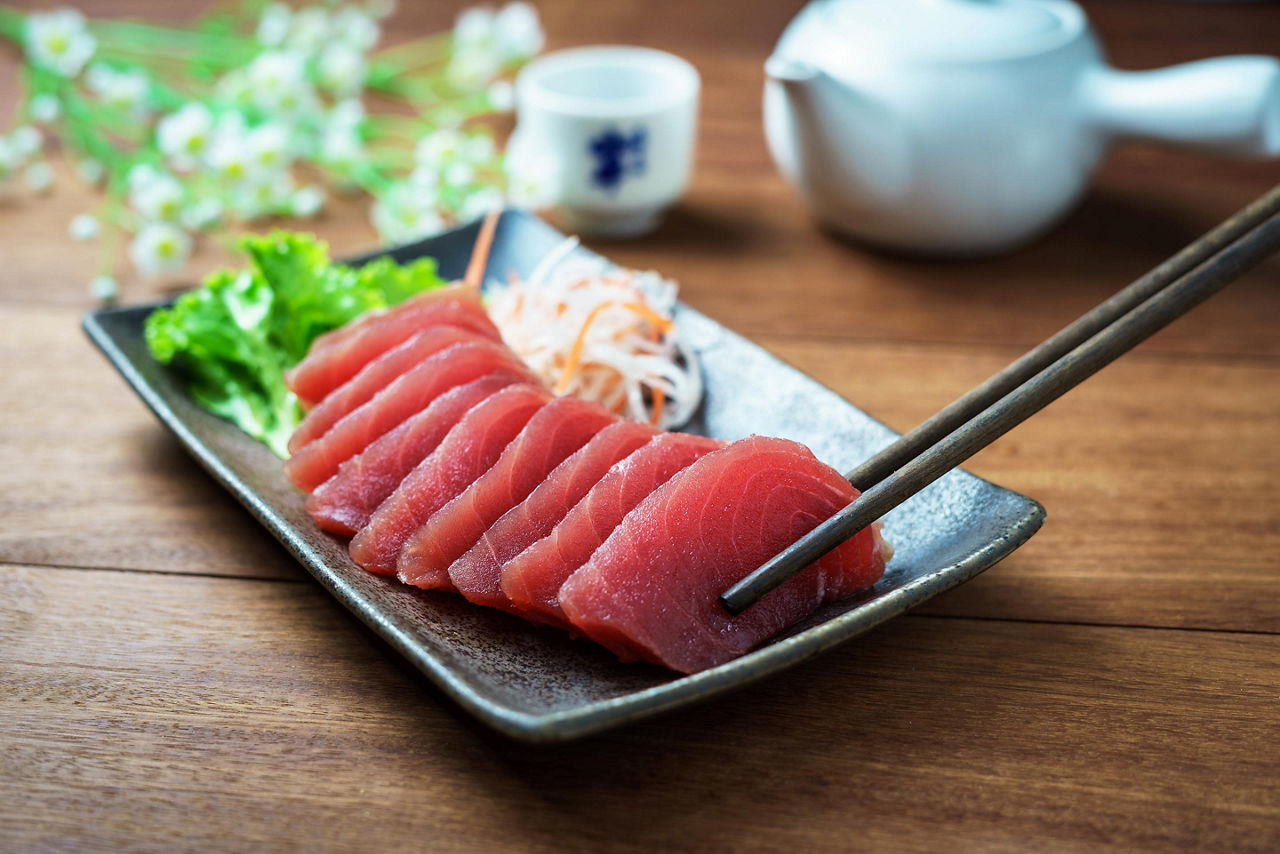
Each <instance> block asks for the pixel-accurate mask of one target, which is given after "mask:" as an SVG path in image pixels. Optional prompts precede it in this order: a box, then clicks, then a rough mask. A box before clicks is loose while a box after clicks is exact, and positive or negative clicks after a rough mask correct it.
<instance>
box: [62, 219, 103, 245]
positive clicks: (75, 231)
mask: <svg viewBox="0 0 1280 854" xmlns="http://www.w3.org/2000/svg"><path fill="white" fill-rule="evenodd" d="M68 231H69V232H70V233H71V239H72V240H79V241H85V240H93V238H95V237H97V236H98V219H97V217H95V216H94V215H93V214H79V215H78V216H74V217H72V218H71V225H70V226H68Z"/></svg>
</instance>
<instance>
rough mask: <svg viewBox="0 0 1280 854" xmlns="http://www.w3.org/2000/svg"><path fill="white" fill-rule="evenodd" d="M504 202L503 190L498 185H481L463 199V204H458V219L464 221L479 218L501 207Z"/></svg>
mask: <svg viewBox="0 0 1280 854" xmlns="http://www.w3.org/2000/svg"><path fill="white" fill-rule="evenodd" d="M502 203H503V198H502V191H501V190H499V189H498V188H497V187H481V188H479V189H478V190H476V191H475V192H474V193H471V194H470V195H468V196H467V197H466V198H465V199H463V200H462V204H460V205H458V219H460V220H462V221H463V222H470V221H471V220H473V219H479V218H480V217H482V216H484V215H485V214H487V213H488V212H489V211H492V210H497V209H499V208H501V207H502Z"/></svg>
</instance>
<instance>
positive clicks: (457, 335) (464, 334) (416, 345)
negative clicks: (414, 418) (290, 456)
mask: <svg viewBox="0 0 1280 854" xmlns="http://www.w3.org/2000/svg"><path fill="white" fill-rule="evenodd" d="M485 340H491V339H488V338H486V337H484V336H481V335H479V334H477V333H475V332H472V331H470V330H468V329H462V328H461V327H458V326H433V327H431V328H430V329H428V330H426V331H424V332H419V333H418V334H417V335H414V336H413V337H412V338H410V339H409V340H407V341H404V342H402V343H400V344H397V345H396V346H395V347H392V348H391V349H390V350H388V351H387V352H385V353H383V354H382V355H381V356H378V357H377V358H376V359H374V360H373V361H372V362H370V363H369V364H367V365H365V366H364V367H363V368H361V369H360V373H358V374H356V375H355V376H354V377H352V378H351V379H349V380H347V381H346V382H345V383H343V384H342V385H340V386H338V387H337V388H335V389H334V390H333V391H331V392H330V393H329V394H328V396H327V397H325V399H324V400H322V401H320V403H319V404H317V405H316V407H315V408H314V409H312V410H311V411H310V412H308V413H307V417H306V418H303V419H302V423H301V424H299V425H298V429H297V430H295V431H294V432H293V435H292V436H291V437H289V451H290V452H291V453H296V452H297V451H298V450H299V449H300V448H302V447H303V446H304V445H307V444H309V443H310V442H312V441H314V440H316V439H318V438H320V437H321V436H323V435H324V434H325V433H326V432H327V431H328V430H329V428H330V427H332V426H333V425H334V424H336V423H338V421H339V420H340V419H341V418H342V417H343V416H344V415H346V414H347V413H348V412H350V411H351V410H353V409H355V408H356V407H357V406H359V405H360V404H362V403H364V402H365V401H366V400H369V399H370V398H372V397H373V396H374V395H375V394H377V393H378V392H380V391H382V390H383V389H384V388H386V387H387V386H388V385H390V384H391V383H392V382H393V381H394V380H395V379H396V377H399V376H400V375H401V374H403V373H405V372H406V371H408V370H409V369H410V368H412V367H413V366H414V365H416V364H418V362H421V361H422V360H423V359H425V358H427V357H428V356H430V355H432V354H433V353H438V352H440V351H441V350H443V349H444V348H446V347H449V346H452V345H454V344H460V343H462V342H464V341H485Z"/></svg>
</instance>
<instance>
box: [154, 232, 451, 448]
mask: <svg viewBox="0 0 1280 854" xmlns="http://www.w3.org/2000/svg"><path fill="white" fill-rule="evenodd" d="M241 246H242V248H243V249H244V250H245V251H246V252H247V253H248V255H249V259H250V262H251V263H250V267H249V268H248V269H246V270H243V271H240V272H231V271H221V272H217V273H214V274H212V275H211V276H209V278H208V279H206V280H205V283H204V285H203V286H202V287H201V288H199V289H198V290H195V291H192V292H190V293H187V294H184V295H182V296H181V297H179V298H178V299H177V301H176V302H175V303H174V304H173V306H172V307H170V308H162V309H158V310H156V311H154V312H152V314H151V315H150V316H149V317H148V318H147V324H146V330H145V334H146V341H147V346H148V347H149V348H150V350H151V354H152V355H153V356H154V357H155V358H156V359H157V360H158V361H160V362H163V363H164V364H168V365H172V366H173V367H174V368H175V369H176V370H178V371H179V372H180V373H181V374H182V375H183V377H184V379H185V380H186V382H187V388H188V390H189V391H190V393H191V397H192V399H193V400H195V401H196V403H198V404H199V405H200V406H202V407H204V408H205V409H207V410H209V411H210V412H213V413H215V414H216V415H219V416H221V417H223V418H227V419H229V420H231V421H233V422H235V424H236V425H237V426H238V427H239V428H240V429H241V430H243V431H244V432H246V433H248V434H249V435H250V436H253V437H254V438H255V439H258V440H259V441H261V442H264V443H265V444H266V445H267V446H269V447H270V448H271V450H272V451H274V452H275V453H276V454H277V455H279V456H280V457H287V456H288V450H287V448H286V445H287V443H288V440H289V436H290V435H291V434H292V433H293V431H294V429H295V428H296V427H297V426H298V422H299V421H300V420H301V418H302V406H301V404H300V403H299V402H298V399H297V397H295V396H294V394H293V392H291V391H289V389H288V388H287V387H286V386H285V384H284V372H285V370H286V369H288V368H290V367H292V366H294V365H296V364H297V363H298V362H299V361H301V360H302V357H303V356H305V355H306V354H307V350H308V349H309V348H310V347H311V344H312V342H313V341H315V339H316V338H318V337H319V336H321V335H323V334H324V333H325V332H328V331H329V330H331V329H336V328H337V327H339V326H342V325H344V324H346V323H349V322H350V321H351V320H353V319H355V318H356V317H359V316H360V315H362V314H364V313H365V312H367V311H370V310H372V309H379V308H387V307H390V306H393V305H398V304H399V303H401V302H403V301H404V300H406V299H408V298H409V297H411V296H413V295H414V294H418V293H422V292H423V291H426V290H430V289H432V288H437V287H440V286H441V285H443V284H444V280H443V279H441V278H440V276H439V274H438V273H437V272H436V263H435V260H434V259H431V258H422V259H418V260H416V261H413V262H411V263H409V264H405V265H400V264H397V263H396V262H394V261H392V260H391V259H389V258H379V259H378V260H376V261H373V262H371V263H369V264H367V265H365V266H363V267H360V268H358V269H357V268H353V267H348V266H346V265H345V264H336V263H333V262H332V261H330V260H329V248H328V246H327V245H326V244H325V243H323V242H322V241H320V240H317V239H316V238H315V237H314V236H312V235H309V234H295V233H291V232H284V231H279V232H274V233H272V234H270V235H267V236H265V237H249V238H246V239H245V240H243V241H242V243H241Z"/></svg>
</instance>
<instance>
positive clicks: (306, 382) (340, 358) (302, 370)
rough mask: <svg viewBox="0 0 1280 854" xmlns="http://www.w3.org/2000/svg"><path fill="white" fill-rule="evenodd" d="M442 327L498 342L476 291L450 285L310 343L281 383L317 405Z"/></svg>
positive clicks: (373, 313)
mask: <svg viewBox="0 0 1280 854" xmlns="http://www.w3.org/2000/svg"><path fill="white" fill-rule="evenodd" d="M440 324H445V325H448V326H460V327H462V328H463V329H470V330H472V331H473V332H476V333H478V334H480V335H484V336H486V337H488V338H492V339H493V340H495V341H500V340H502V336H501V335H499V334H498V328H497V327H496V326H494V325H493V321H492V320H490V319H489V315H488V314H487V313H486V312H485V310H484V306H483V305H481V303H480V296H479V294H478V293H477V292H476V290H475V289H474V288H470V287H467V286H465V285H450V286H449V287H445V288H437V289H436V290H433V291H427V292H426V293H422V294H418V295H417V296H415V297H412V298H410V299H407V300H405V301H404V302H402V303H401V304H400V305H398V306H396V307H395V308H392V309H389V310H387V311H380V312H370V313H368V314H366V315H364V316H363V317H361V318H359V319H358V320H355V321H353V322H351V323H348V324H347V325H346V326H343V327H341V328H339V329H335V330H333V331H332V332H328V333H326V334H324V335H321V336H320V337H319V338H317V339H316V340H315V341H314V342H313V343H312V345H311V349H310V350H309V351H308V353H307V356H306V358H304V359H303V360H302V361H301V362H299V363H298V364H297V365H296V366H294V367H293V368H292V369H291V370H289V371H287V372H285V383H286V384H287V385H288V386H289V388H290V389H291V390H292V391H293V393H294V394H296V395H297V396H298V397H299V399H301V400H302V402H303V403H306V404H313V403H316V402H318V401H321V400H323V399H324V398H325V397H326V396H327V395H328V394H329V392H331V391H333V390H334V389H336V388H337V387H338V386H340V385H342V384H343V383H345V382H346V381H347V380H349V379H351V378H352V377H354V376H355V375H356V374H357V373H358V372H359V371H360V369H361V368H363V367H364V366H365V365H367V364H368V363H369V362H371V361H373V359H374V358H375V357H377V356H379V355H381V354H383V353H385V352H386V351H388V350H390V349H391V348H392V347H394V346H396V345H397V344H400V343H402V342H404V341H406V340H408V339H409V338H411V337H412V336H414V335H416V334H417V333H419V332H422V331H423V330H425V329H427V328H429V327H432V326H437V325H440Z"/></svg>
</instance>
